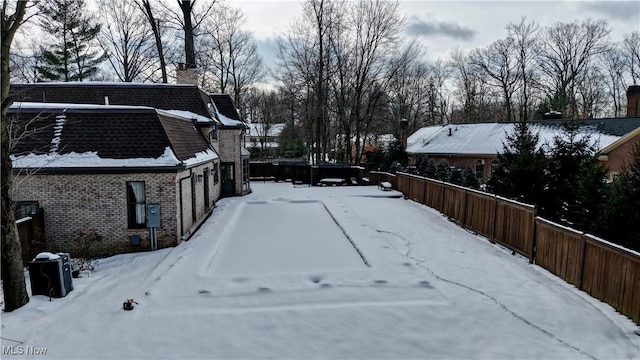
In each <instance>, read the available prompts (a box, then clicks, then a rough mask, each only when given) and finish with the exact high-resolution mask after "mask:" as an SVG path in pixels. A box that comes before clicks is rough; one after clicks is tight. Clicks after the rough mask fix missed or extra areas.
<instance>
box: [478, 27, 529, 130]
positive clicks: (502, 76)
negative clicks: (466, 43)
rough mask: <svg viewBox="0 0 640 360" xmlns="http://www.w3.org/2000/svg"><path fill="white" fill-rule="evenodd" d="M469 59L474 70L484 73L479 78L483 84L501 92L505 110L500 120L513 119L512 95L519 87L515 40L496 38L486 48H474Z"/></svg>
mask: <svg viewBox="0 0 640 360" xmlns="http://www.w3.org/2000/svg"><path fill="white" fill-rule="evenodd" d="M469 61H470V63H471V66H474V67H475V68H476V71H477V72H479V73H481V74H483V75H485V76H481V77H480V79H481V81H483V82H484V83H485V84H487V85H489V86H492V87H494V88H497V89H499V90H500V92H501V94H502V101H503V104H504V108H505V112H504V116H503V117H502V119H501V120H502V121H513V120H514V118H515V116H514V112H513V95H514V93H515V91H516V90H517V88H518V87H519V80H520V76H521V74H520V72H519V71H518V61H517V53H516V46H515V40H514V39H513V38H512V37H507V38H506V39H504V40H496V41H494V42H493V43H491V45H489V46H488V47H486V48H482V49H476V50H474V51H473V52H472V53H471V54H470V56H469Z"/></svg>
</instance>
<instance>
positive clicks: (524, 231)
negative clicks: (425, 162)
mask: <svg viewBox="0 0 640 360" xmlns="http://www.w3.org/2000/svg"><path fill="white" fill-rule="evenodd" d="M396 179H397V190H398V191H400V192H402V193H403V194H405V196H406V197H408V198H410V199H412V200H414V201H416V202H419V203H422V204H425V205H427V206H429V207H432V208H434V209H436V210H438V211H440V212H442V213H443V214H445V215H447V216H448V217H449V218H451V219H453V220H454V221H456V222H457V223H459V224H460V225H462V226H464V227H466V228H469V229H471V230H473V231H475V232H477V233H480V234H482V235H484V236H487V237H488V238H490V239H491V241H495V242H497V243H500V244H502V245H504V246H506V247H508V248H510V249H512V250H513V251H517V252H519V253H521V254H522V255H524V256H526V257H528V258H529V260H530V261H531V262H533V255H534V248H533V244H534V226H535V225H534V221H535V217H536V209H535V207H534V206H532V205H527V204H522V203H518V202H515V201H511V200H509V199H505V198H502V197H500V196H495V195H492V194H488V193H483V192H480V191H476V190H473V189H467V188H464V187H461V186H457V185H453V184H448V183H445V182H442V181H437V180H432V179H428V178H424V177H420V176H415V175H409V174H402V173H400V174H397V175H396Z"/></svg>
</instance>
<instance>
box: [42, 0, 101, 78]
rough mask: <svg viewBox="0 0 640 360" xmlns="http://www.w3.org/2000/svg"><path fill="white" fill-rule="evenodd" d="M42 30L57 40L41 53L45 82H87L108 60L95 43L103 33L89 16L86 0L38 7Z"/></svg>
mask: <svg viewBox="0 0 640 360" xmlns="http://www.w3.org/2000/svg"><path fill="white" fill-rule="evenodd" d="M38 8H39V10H40V14H41V21H40V27H41V28H42V30H43V31H44V32H45V33H47V34H51V35H52V36H53V39H52V41H51V42H49V44H48V46H46V47H43V48H42V49H41V50H42V51H41V53H42V55H41V56H42V58H41V63H42V65H41V66H38V67H37V70H38V73H39V74H40V76H41V77H42V78H43V79H45V80H54V81H83V80H86V79H89V78H91V76H92V75H94V74H95V73H96V72H97V71H98V65H99V64H100V63H101V62H102V60H103V58H104V56H103V54H101V52H100V51H99V50H97V48H96V47H95V46H94V44H93V42H94V40H95V39H96V37H97V36H98V33H99V32H100V25H99V24H94V23H93V22H92V21H91V19H90V17H89V16H88V14H87V11H86V8H85V5H84V0H49V1H41V2H39V3H38Z"/></svg>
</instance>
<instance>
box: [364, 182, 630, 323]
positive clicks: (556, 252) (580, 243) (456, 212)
mask: <svg viewBox="0 0 640 360" xmlns="http://www.w3.org/2000/svg"><path fill="white" fill-rule="evenodd" d="M370 179H371V183H372V184H375V183H378V182H380V181H388V182H390V183H392V184H393V187H394V188H395V189H396V190H398V191H400V192H402V193H403V194H404V195H405V197H407V198H409V199H412V200H414V201H416V202H419V203H422V204H425V205H427V206H429V207H431V208H434V209H436V210H438V211H440V212H442V213H443V214H445V215H447V216H448V217H449V218H451V219H452V220H454V221H456V222H457V223H459V224H460V225H462V226H464V227H466V228H468V229H470V230H473V231H475V232H477V233H479V234H482V235H484V236H486V237H487V238H489V239H490V240H491V241H495V242H497V243H500V244H502V245H504V246H506V247H508V248H510V249H512V250H513V251H517V252H519V253H521V254H523V255H525V256H527V257H528V258H529V262H531V263H534V262H535V263H536V264H537V265H540V266H541V267H543V268H545V269H547V270H549V271H550V272H551V273H553V274H555V275H557V276H559V277H561V278H562V279H564V280H565V281H567V282H569V283H571V284H573V285H575V286H576V287H577V288H578V289H580V290H583V291H585V292H587V293H588V294H590V295H591V296H593V297H594V298H597V299H599V300H602V301H604V302H606V303H607V304H609V305H611V306H613V307H614V308H615V309H616V310H617V311H619V312H620V313H622V314H624V315H626V316H628V317H630V318H631V319H632V320H633V321H635V322H636V323H637V324H640V254H638V253H637V252H634V251H631V250H629V249H625V248H623V247H620V246H617V245H615V244H611V243H609V242H607V241H605V240H602V239H599V238H597V237H594V236H592V235H588V234H585V233H582V232H579V231H576V230H573V229H570V228H567V227H564V226H561V225H558V224H555V223H552V222H550V221H548V220H545V219H543V218H540V217H538V216H536V209H535V207H534V206H532V205H527V204H522V203H518V202H516V201H513V200H509V199H505V198H502V197H499V196H495V195H492V194H488V193H483V192H480V191H476V190H472V189H467V188H463V187H460V186H456V185H452V184H448V183H445V182H442V181H437V180H432V179H427V178H424V177H419V176H415V175H410V174H403V173H398V174H396V175H391V174H385V173H371V175H370Z"/></svg>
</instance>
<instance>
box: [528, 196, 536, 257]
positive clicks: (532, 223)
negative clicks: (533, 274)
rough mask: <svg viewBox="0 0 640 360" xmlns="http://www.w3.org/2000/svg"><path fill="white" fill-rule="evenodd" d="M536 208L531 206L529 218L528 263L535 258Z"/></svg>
mask: <svg viewBox="0 0 640 360" xmlns="http://www.w3.org/2000/svg"><path fill="white" fill-rule="evenodd" d="M537 214H538V209H537V208H535V207H534V208H533V216H532V220H531V255H529V264H533V262H534V261H535V258H536V216H537Z"/></svg>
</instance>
